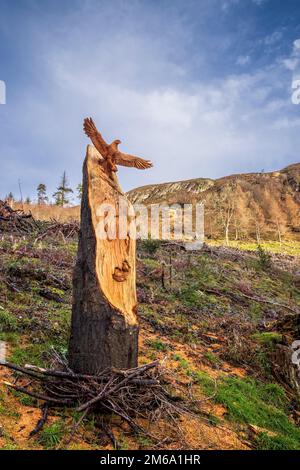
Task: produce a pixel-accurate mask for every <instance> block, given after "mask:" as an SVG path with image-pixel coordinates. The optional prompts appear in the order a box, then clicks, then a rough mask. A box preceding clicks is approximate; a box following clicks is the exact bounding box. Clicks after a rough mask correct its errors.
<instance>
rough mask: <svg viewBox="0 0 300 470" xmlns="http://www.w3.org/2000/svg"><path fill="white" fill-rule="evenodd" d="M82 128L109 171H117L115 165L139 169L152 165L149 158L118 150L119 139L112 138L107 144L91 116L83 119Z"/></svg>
mask: <svg viewBox="0 0 300 470" xmlns="http://www.w3.org/2000/svg"><path fill="white" fill-rule="evenodd" d="M83 129H84V132H85V133H86V135H87V136H88V137H89V138H90V139H91V141H92V142H93V144H94V145H95V147H96V149H97V150H98V152H100V154H101V155H102V157H103V158H104V160H105V161H106V164H107V168H108V170H109V171H110V172H112V171H113V172H116V171H118V168H117V165H122V166H129V167H134V168H138V169H139V170H145V169H147V168H151V167H152V166H153V165H152V162H150V161H149V160H144V159H143V158H139V157H135V156H134V155H129V154H128V153H123V152H120V150H119V149H118V145H119V144H120V143H121V141H120V140H118V139H117V140H114V141H113V142H112V143H111V144H107V143H106V142H105V140H104V139H103V137H102V135H101V134H100V132H99V131H98V129H97V127H96V126H95V123H94V121H93V119H92V118H86V119H85V120H84V123H83Z"/></svg>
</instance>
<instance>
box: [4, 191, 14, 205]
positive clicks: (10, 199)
mask: <svg viewBox="0 0 300 470" xmlns="http://www.w3.org/2000/svg"><path fill="white" fill-rule="evenodd" d="M5 200H6V201H7V202H8V203H9V204H11V203H12V202H14V200H15V197H14V195H13V193H12V192H11V191H10V192H9V193H8V194H7V196H6V197H5Z"/></svg>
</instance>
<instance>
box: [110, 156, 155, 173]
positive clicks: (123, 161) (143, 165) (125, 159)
mask: <svg viewBox="0 0 300 470" xmlns="http://www.w3.org/2000/svg"><path fill="white" fill-rule="evenodd" d="M114 159H115V162H116V164H117V165H123V166H130V167H134V168H138V169H139V170H146V169H147V168H151V167H152V166H153V165H152V162H150V161H149V160H144V159H143V158H140V157H135V156H134V155H129V154H128V153H123V152H116V153H115V154H114Z"/></svg>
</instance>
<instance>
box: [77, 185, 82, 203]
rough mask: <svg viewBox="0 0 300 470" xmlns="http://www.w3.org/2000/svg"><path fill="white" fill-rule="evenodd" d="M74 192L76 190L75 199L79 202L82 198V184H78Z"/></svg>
mask: <svg viewBox="0 0 300 470" xmlns="http://www.w3.org/2000/svg"><path fill="white" fill-rule="evenodd" d="M76 190H77V198H78V199H79V201H81V198H82V183H79V184H78V185H77V186H76Z"/></svg>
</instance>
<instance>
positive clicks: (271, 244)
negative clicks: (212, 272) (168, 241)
mask: <svg viewBox="0 0 300 470" xmlns="http://www.w3.org/2000/svg"><path fill="white" fill-rule="evenodd" d="M207 243H208V244H209V245H213V246H222V245H224V240H208V241H207ZM229 246H230V247H232V248H239V249H240V250H250V251H256V250H257V242H255V241H251V240H250V241H240V240H238V241H235V240H232V241H230V243H229ZM260 246H261V247H262V248H263V249H264V250H266V251H269V252H271V253H285V254H287V255H294V256H295V255H298V256H299V255H300V242H299V241H291V240H286V241H284V242H283V243H281V244H280V243H279V242H277V241H272V240H270V241H261V243H260Z"/></svg>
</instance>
